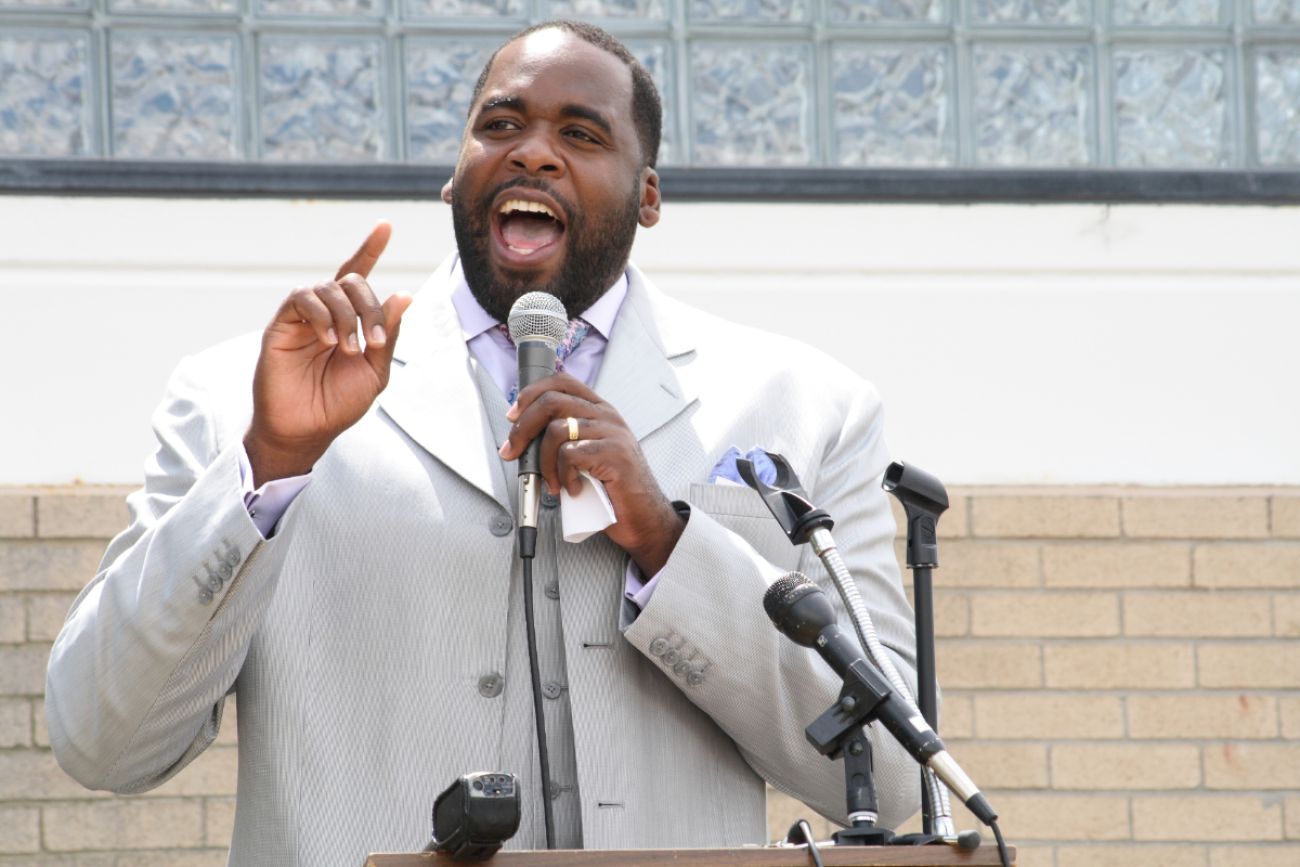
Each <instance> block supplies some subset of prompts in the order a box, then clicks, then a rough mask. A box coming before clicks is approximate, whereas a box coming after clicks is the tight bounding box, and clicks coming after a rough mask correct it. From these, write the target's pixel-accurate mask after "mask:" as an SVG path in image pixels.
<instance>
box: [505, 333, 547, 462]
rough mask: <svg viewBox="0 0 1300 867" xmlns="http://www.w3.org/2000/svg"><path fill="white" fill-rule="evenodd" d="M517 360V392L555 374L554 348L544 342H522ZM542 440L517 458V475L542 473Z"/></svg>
mask: <svg viewBox="0 0 1300 867" xmlns="http://www.w3.org/2000/svg"><path fill="white" fill-rule="evenodd" d="M515 350H516V353H517V355H518V358H519V390H520V391H523V390H524V389H525V388H527V387H528V386H530V385H532V384H533V383H534V382H537V381H539V380H542V379H545V378H546V377H548V376H551V375H553V374H554V373H555V347H554V346H551V345H550V344H549V343H547V342H546V341H544V340H524V341H521V342H520V343H519V344H518V345H517V346H516V347H515ZM541 450H542V438H541V436H538V437H537V439H535V440H533V441H532V442H531V443H529V444H528V448H526V449H524V453H523V454H522V455H520V456H519V475H521V476H525V475H534V476H540V475H541V473H542V461H541Z"/></svg>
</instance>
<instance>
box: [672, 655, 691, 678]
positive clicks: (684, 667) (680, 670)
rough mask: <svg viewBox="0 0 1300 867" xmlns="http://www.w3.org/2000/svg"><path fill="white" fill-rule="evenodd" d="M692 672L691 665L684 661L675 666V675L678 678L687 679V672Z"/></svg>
mask: <svg viewBox="0 0 1300 867" xmlns="http://www.w3.org/2000/svg"><path fill="white" fill-rule="evenodd" d="M690 670H691V664H690V663H689V662H687V661H686V660H684V659H682V660H678V662H677V664H676V665H674V666H673V674H675V675H677V676H678V677H685V676H686V672H688V671H690Z"/></svg>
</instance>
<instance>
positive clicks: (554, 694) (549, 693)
mask: <svg viewBox="0 0 1300 867" xmlns="http://www.w3.org/2000/svg"><path fill="white" fill-rule="evenodd" d="M562 692H564V684H562V683H556V682H555V681H553V680H548V681H547V682H546V683H544V684H542V695H544V696H546V697H547V698H549V699H557V698H559V697H560V693H562Z"/></svg>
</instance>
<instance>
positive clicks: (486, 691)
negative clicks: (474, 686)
mask: <svg viewBox="0 0 1300 867" xmlns="http://www.w3.org/2000/svg"><path fill="white" fill-rule="evenodd" d="M505 685H506V679H505V678H504V677H502V676H501V675H499V674H497V673H496V672H495V671H494V672H492V673H491V674H485V675H483V676H482V677H480V678H479V679H478V694H479V695H481V696H483V697H484V698H496V697H497V696H499V695H500V694H501V690H503V689H505Z"/></svg>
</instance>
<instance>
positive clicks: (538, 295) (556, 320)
mask: <svg viewBox="0 0 1300 867" xmlns="http://www.w3.org/2000/svg"><path fill="white" fill-rule="evenodd" d="M509 325H510V339H511V340H513V341H514V342H515V345H516V346H518V345H519V344H520V343H523V342H524V341H525V340H541V341H544V342H546V343H549V344H551V345H552V346H559V345H560V341H561V340H563V339H564V334H565V332H566V331H567V330H568V328H569V314H568V313H566V312H565V311H564V304H563V303H561V302H560V299H559V298H556V297H555V296H554V295H551V294H549V293H546V292H529V293H527V294H525V295H521V296H519V300H518V301H516V302H515V303H514V306H513V307H511V308H510V322H509Z"/></svg>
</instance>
